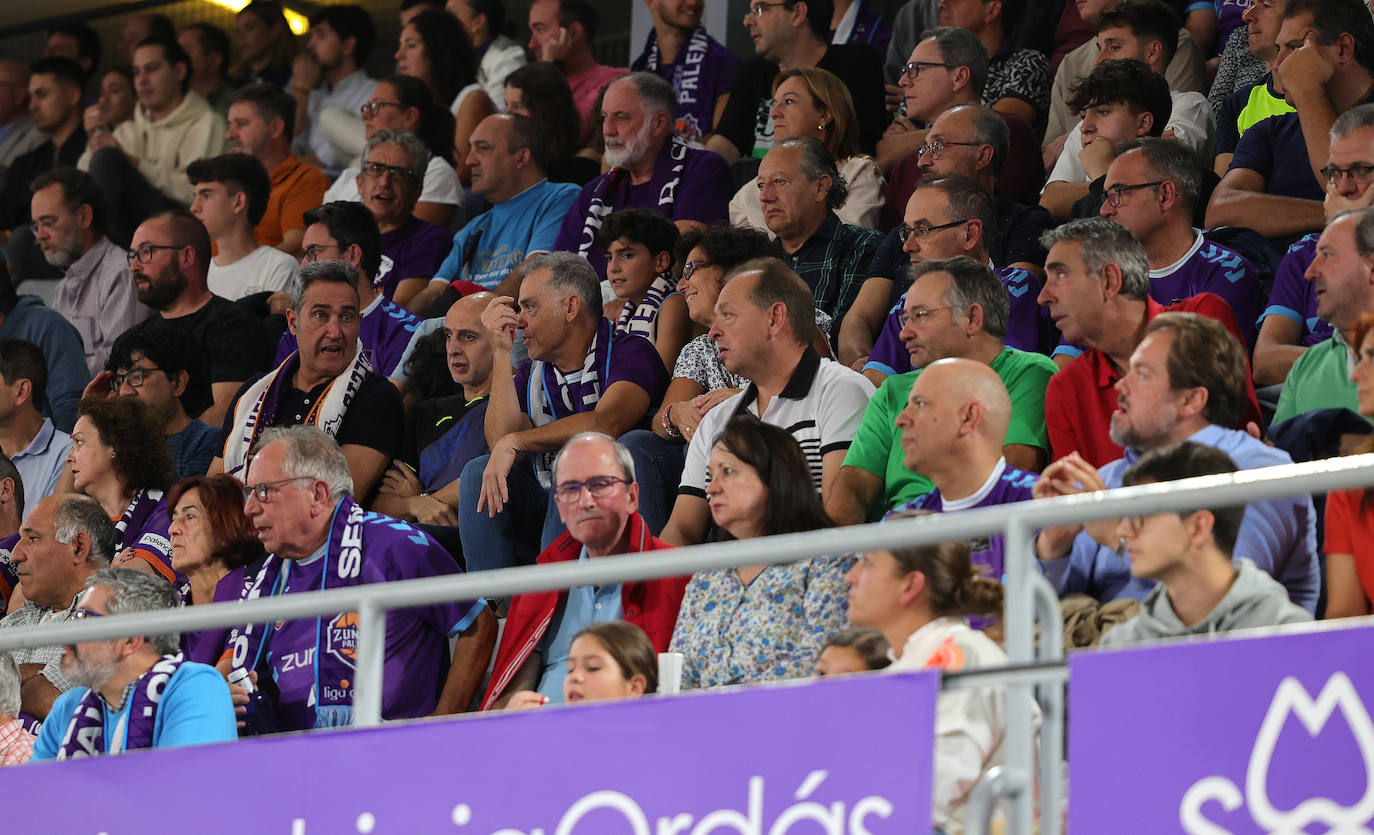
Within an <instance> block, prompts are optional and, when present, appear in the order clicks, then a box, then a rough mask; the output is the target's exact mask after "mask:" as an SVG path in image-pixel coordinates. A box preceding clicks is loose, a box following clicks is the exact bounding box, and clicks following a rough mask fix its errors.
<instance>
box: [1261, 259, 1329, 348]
mask: <svg viewBox="0 0 1374 835" xmlns="http://www.w3.org/2000/svg"><path fill="white" fill-rule="evenodd" d="M1320 237H1321V235H1320V234H1319V233H1317V232H1313V233H1312V234H1310V235H1306V236H1304V237H1302V238H1299V239H1298V240H1297V241H1295V242H1294V243H1293V245H1292V246H1290V247H1288V252H1287V253H1286V254H1285V255H1284V256H1283V260H1282V261H1280V262H1279V269H1278V272H1276V273H1275V274H1274V287H1273V289H1272V290H1270V291H1269V306H1268V307H1266V308H1264V312H1263V313H1261V314H1260V323H1263V322H1264V319H1265V317H1267V316H1269V315H1270V314H1278V315H1279V316H1286V317H1288V318H1289V319H1292V320H1293V321H1294V322H1297V323H1298V326H1299V327H1300V328H1302V341H1301V343H1300V344H1302V345H1305V346H1307V347H1311V346H1313V345H1317V344H1319V343H1322V342H1325V341H1326V340H1328V339H1330V338H1331V333H1332V328H1331V325H1330V323H1328V322H1325V321H1323V320H1322V318H1321V317H1320V316H1318V315H1317V291H1316V290H1315V289H1314V288H1313V286H1312V282H1310V281H1308V280H1307V278H1306V277H1305V276H1304V273H1306V272H1307V268H1308V267H1310V266H1311V265H1312V260H1313V259H1314V258H1316V257H1317V239H1318V238H1320Z"/></svg>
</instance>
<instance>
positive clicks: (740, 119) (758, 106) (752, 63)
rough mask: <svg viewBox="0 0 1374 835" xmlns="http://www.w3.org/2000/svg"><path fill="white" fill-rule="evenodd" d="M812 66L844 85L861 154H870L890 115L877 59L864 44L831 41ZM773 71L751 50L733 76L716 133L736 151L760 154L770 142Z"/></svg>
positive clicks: (768, 63) (881, 70) (881, 67)
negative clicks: (851, 100)
mask: <svg viewBox="0 0 1374 835" xmlns="http://www.w3.org/2000/svg"><path fill="white" fill-rule="evenodd" d="M816 66H817V67H819V68H820V69H823V70H828V71H830V72H832V73H834V74H835V75H836V76H837V77H838V78H839V79H840V81H842V82H844V86H846V87H848V88H849V95H850V96H852V97H853V98H854V112H855V115H857V116H858V118H859V145H860V146H861V147H862V149H863V151H864V153H866V154H871V153H873V150H874V148H875V147H877V145H878V140H879V139H881V138H882V135H883V130H884V129H885V128H886V127H887V123H888V121H889V118H890V117H889V116H888V112H887V106H886V104H885V103H884V100H883V84H884V77H883V62H882V59H881V58H879V57H878V53H876V52H874V51H873V47H871V46H869V45H868V44H831V45H830V47H829V48H828V49H826V51H825V56H824V57H823V58H821V60H820V61H819V62H817V64H816ZM777 74H778V65H777V64H775V63H773V62H772V61H768V60H765V59H764V58H761V57H759V56H757V55H755V56H754V57H752V58H749V59H748V60H746V61H745V62H744V64H743V65H742V66H741V67H740V70H739V74H737V75H736V76H735V83H734V86H732V87H731V88H730V100H729V102H728V103H727V104H726V105H725V112H724V113H722V114H721V116H720V122H719V123H718V124H717V125H716V130H715V132H716V133H717V134H719V135H721V136H723V137H725V138H726V139H728V140H730V143H731V144H732V145H734V146H735V148H736V149H738V150H739V152H740V155H741V156H746V157H747V156H762V155H763V153H766V152H767V149H768V148H770V147H772V144H773V122H772V120H771V119H770V118H769V116H768V113H769V111H770V110H771V109H772V102H773V78H774V77H775V76H777ZM756 149H758V150H757V152H756Z"/></svg>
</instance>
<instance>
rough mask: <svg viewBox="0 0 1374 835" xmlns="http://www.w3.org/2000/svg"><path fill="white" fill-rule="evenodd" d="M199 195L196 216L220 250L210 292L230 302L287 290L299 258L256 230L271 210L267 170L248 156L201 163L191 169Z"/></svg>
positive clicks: (194, 204)
mask: <svg viewBox="0 0 1374 835" xmlns="http://www.w3.org/2000/svg"><path fill="white" fill-rule="evenodd" d="M186 175H187V176H188V177H189V178H190V180H191V185H192V188H193V189H194V193H195V197H194V198H193V199H192V201H191V214H193V215H195V216H196V217H197V218H199V219H200V222H201V223H203V224H205V229H206V231H207V232H209V233H210V239H211V240H212V241H214V243H215V246H216V247H217V249H218V251H217V252H216V254H215V256H214V258H213V259H212V260H211V261H210V272H209V275H208V277H207V279H206V280H207V283H208V285H209V288H210V292H212V293H214V294H215V295H216V296H223V297H224V298H226V299H232V300H236V299H241V298H244V297H245V296H251V295H254V294H255V293H264V292H266V293H274V292H278V291H284V290H287V289H288V288H289V287H290V285H291V279H292V278H293V277H294V276H295V274H296V259H294V258H292V257H291V256H290V255H288V254H286V253H285V252H282V251H281V250H279V249H274V248H273V247H270V246H266V245H264V244H260V243H259V242H258V240H257V238H255V237H254V236H253V227H254V226H255V225H256V224H257V223H258V221H260V220H261V219H262V215H263V212H265V211H266V210H267V198H268V195H269V194H270V193H271V190H272V184H271V181H270V180H268V178H267V169H265V168H263V167H262V163H261V162H258V160H257V158H256V157H253V156H249V155H248V154H224V155H222V156H217V157H211V158H209V159H200V160H196V161H195V162H193V163H191V164H190V165H189V166H187V168H186Z"/></svg>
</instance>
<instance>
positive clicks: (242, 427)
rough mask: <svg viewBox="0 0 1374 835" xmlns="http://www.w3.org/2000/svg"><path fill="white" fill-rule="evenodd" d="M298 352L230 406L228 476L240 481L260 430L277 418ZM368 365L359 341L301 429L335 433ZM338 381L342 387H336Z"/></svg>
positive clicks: (225, 456)
mask: <svg viewBox="0 0 1374 835" xmlns="http://www.w3.org/2000/svg"><path fill="white" fill-rule="evenodd" d="M300 361H301V360H300V352H299V351H296V352H293V353H292V354H291V356H289V357H287V358H286V359H284V360H282V363H281V365H279V366H277V367H276V369H275V370H273V371H270V372H268V373H267V374H265V375H264V376H263V377H262V379H260V380H258V381H257V382H255V383H253V385H251V386H249V388H248V390H247V391H245V392H244V393H243V396H242V397H240V398H239V402H238V404H237V405H236V406H235V407H234V422H233V424H232V426H233V427H234V430H233V431H232V432H231V433H230V434H229V435H228V436H227V437H226V438H225V439H224V451H223V453H222V455H221V457H222V458H223V459H224V471H225V472H226V473H228V474H229V475H237V476H239V477H240V478H243V476H244V475H246V470H247V467H248V453H249V452H250V451H251V450H252V449H253V444H254V443H255V442H256V441H257V440H258V435H260V434H262V430H264V429H266V428H267V427H269V426H271V425H272V420H273V418H275V417H276V416H277V407H278V405H280V403H281V398H282V395H283V394H285V393H286V390H287V389H288V388H290V386H291V378H292V377H294V376H295V375H296V369H298V368H299V367H300ZM371 371H372V364H371V363H370V362H369V361H368V359H367V352H366V351H364V350H363V345H362V343H361V342H359V343H358V344H357V346H356V347H355V349H354V351H353V361H352V362H351V363H349V365H348V368H346V369H344V372H343V373H342V374H340V375H339V376H337V377H335V378H334V379H333V380H331V381H330V382H329V386H328V387H327V388H326V389H325V390H324V394H323V395H321V396H320V398H319V399H318V400H316V401H315V405H314V406H313V407H311V409H310V413H309V414H307V415H306V416H305V420H304V421H303V424H304V425H305V426H316V427H319V428H320V429H322V430H324V432H325V433H326V434H328V435H329V436H330V437H333V436H334V435H336V434H338V432H339V427H340V426H342V425H343V419H344V413H345V412H347V411H348V404H349V403H352V402H353V396H354V395H355V394H357V393H358V388H359V387H361V386H362V384H363V380H364V379H366V377H367V375H368V373H369V372H371ZM341 382H342V385H341V384H340V383H341Z"/></svg>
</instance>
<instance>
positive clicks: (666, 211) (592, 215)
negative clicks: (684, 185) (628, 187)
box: [577, 136, 689, 258]
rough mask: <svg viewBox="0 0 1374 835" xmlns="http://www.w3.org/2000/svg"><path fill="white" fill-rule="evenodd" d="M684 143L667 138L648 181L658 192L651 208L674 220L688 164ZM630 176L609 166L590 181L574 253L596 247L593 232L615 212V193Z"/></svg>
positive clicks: (624, 170)
mask: <svg viewBox="0 0 1374 835" xmlns="http://www.w3.org/2000/svg"><path fill="white" fill-rule="evenodd" d="M688 150H689V149H688V147H687V143H686V142H683V141H682V139H681V138H679V137H677V136H673V137H671V138H669V140H668V145H667V147H665V148H664V149H663V150H662V151H660V152H659V154H658V159H657V160H656V161H655V162H654V176H653V177H652V178H651V179H650V180H649V186H650V188H651V189H653V190H654V191H656V192H657V193H658V203H657V204H656V205H655V206H654V209H655V210H656V211H658V213H659V214H661V215H663V216H664V217H666V218H668V219H669V220H672V219H673V206H674V204H676V203H677V188H678V185H679V184H680V181H681V180H682V171H683V169H684V168H686V167H687V151H688ZM629 177H630V172H629V171H627V170H626V169H624V168H612V169H611V170H610V171H607V172H606V173H605V174H603V175H602V176H600V177H598V178H596V179H595V180H592V182H591V183H590V184H589V185H590V186H591V189H592V193H591V203H590V204H588V206H587V219H586V220H585V221H583V223H582V240H581V241H579V242H578V245H577V254H578V255H581V256H582V257H583V258H586V257H587V253H589V252H591V251H592V247H594V246H596V233H597V231H598V230H599V229H601V221H602V220H604V219H605V217H606V215H608V214H610V213H611V212H613V211H615V197H616V193H617V192H618V191H620V186H621V185H622V184H623V183H624V182H625V181H626V180H627V179H629Z"/></svg>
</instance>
